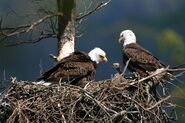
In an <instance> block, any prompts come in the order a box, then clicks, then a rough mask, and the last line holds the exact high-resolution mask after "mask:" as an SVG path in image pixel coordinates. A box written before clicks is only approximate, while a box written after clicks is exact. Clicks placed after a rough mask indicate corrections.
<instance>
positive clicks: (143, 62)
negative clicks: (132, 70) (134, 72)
mask: <svg viewBox="0 0 185 123" xmlns="http://www.w3.org/2000/svg"><path fill="white" fill-rule="evenodd" d="M124 55H125V56H126V57H127V58H128V59H129V58H131V60H130V62H132V64H135V65H137V66H138V67H140V68H141V69H143V70H145V71H154V70H156V69H158V68H161V67H164V66H165V65H164V64H162V63H161V62H160V60H159V59H157V58H156V57H155V56H154V55H152V53H150V52H149V51H147V50H146V49H144V48H142V47H141V46H139V45H138V44H132V45H130V46H128V47H125V48H124Z"/></svg>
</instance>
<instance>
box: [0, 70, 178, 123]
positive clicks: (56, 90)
mask: <svg viewBox="0 0 185 123" xmlns="http://www.w3.org/2000/svg"><path fill="white" fill-rule="evenodd" d="M165 70H167V69H165ZM161 72H163V71H161ZM152 76H153V77H154V75H152ZM150 77H151V76H150ZM150 77H147V79H142V81H141V80H140V81H138V79H137V78H135V79H134V80H130V79H129V80H127V79H125V78H124V77H123V76H122V75H121V74H120V75H119V76H115V77H113V78H111V79H108V80H105V81H99V82H94V81H90V82H86V83H87V84H86V86H85V87H84V88H81V87H79V86H74V85H69V84H64V83H61V84H59V85H58V84H56V85H50V86H44V85H39V84H34V83H28V82H18V81H17V80H16V79H15V78H14V79H12V86H11V87H10V88H9V89H8V90H7V91H6V92H5V93H4V94H3V96H1V99H0V102H1V103H0V120H1V121H2V123H5V122H11V123H17V122H18V123H24V122H66V123H68V122H75V123H78V122H106V123H118V122H119V123H121V122H154V121H155V122H159V123H169V122H172V120H174V118H173V114H174V113H175V112H174V104H172V102H171V96H170V95H167V96H166V95H165V96H164V95H162V94H161V95H158V94H156V93H153V91H152V90H153V89H155V88H152V87H151V88H147V83H148V82H151V81H161V79H162V78H159V79H151V80H148V78H150ZM139 78H140V77H139ZM154 83H156V82H154ZM158 86H160V85H158ZM148 89H149V90H148ZM151 89H152V90H151ZM156 91H157V90H156ZM149 97H150V99H148V98H149ZM165 107H168V108H165ZM170 110H171V112H170Z"/></svg>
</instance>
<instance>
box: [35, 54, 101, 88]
mask: <svg viewBox="0 0 185 123" xmlns="http://www.w3.org/2000/svg"><path fill="white" fill-rule="evenodd" d="M96 67H97V64H96V63H95V62H93V61H92V60H91V59H90V57H89V56H88V55H87V54H85V53H82V52H74V53H72V54H71V55H70V56H68V57H66V58H64V59H62V60H61V61H60V62H58V63H57V64H56V65H55V66H54V67H53V68H52V69H50V70H49V71H47V72H45V73H44V74H43V75H42V76H41V77H40V78H39V79H38V80H44V81H48V82H55V83H58V82H59V81H61V82H66V83H71V84H77V85H78V84H80V83H81V82H82V81H90V80H92V79H93V77H94V75H95V71H96Z"/></svg>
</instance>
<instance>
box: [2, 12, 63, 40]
mask: <svg viewBox="0 0 185 123" xmlns="http://www.w3.org/2000/svg"><path fill="white" fill-rule="evenodd" d="M54 16H63V14H62V13H53V14H50V15H46V16H44V17H42V18H40V19H38V20H36V21H34V22H32V23H30V24H27V25H21V26H18V27H15V28H1V29H0V30H1V34H2V35H3V36H5V37H12V36H15V35H20V34H22V33H28V32H30V31H31V30H33V29H34V28H35V27H36V26H38V25H39V24H41V23H43V21H45V20H47V19H49V18H52V17H54ZM25 28H26V29H25ZM19 29H21V30H20V31H17V30H19ZM4 30H5V31H10V32H11V33H4V32H3V31H4Z"/></svg>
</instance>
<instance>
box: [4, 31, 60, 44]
mask: <svg viewBox="0 0 185 123" xmlns="http://www.w3.org/2000/svg"><path fill="white" fill-rule="evenodd" d="M56 37H57V35H56V34H44V35H40V36H39V37H38V38H35V39H31V40H27V41H20V42H16V43H14V44H8V45H7V46H17V45H21V44H31V43H32V44H34V43H37V42H40V41H41V40H43V39H47V38H56Z"/></svg>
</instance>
